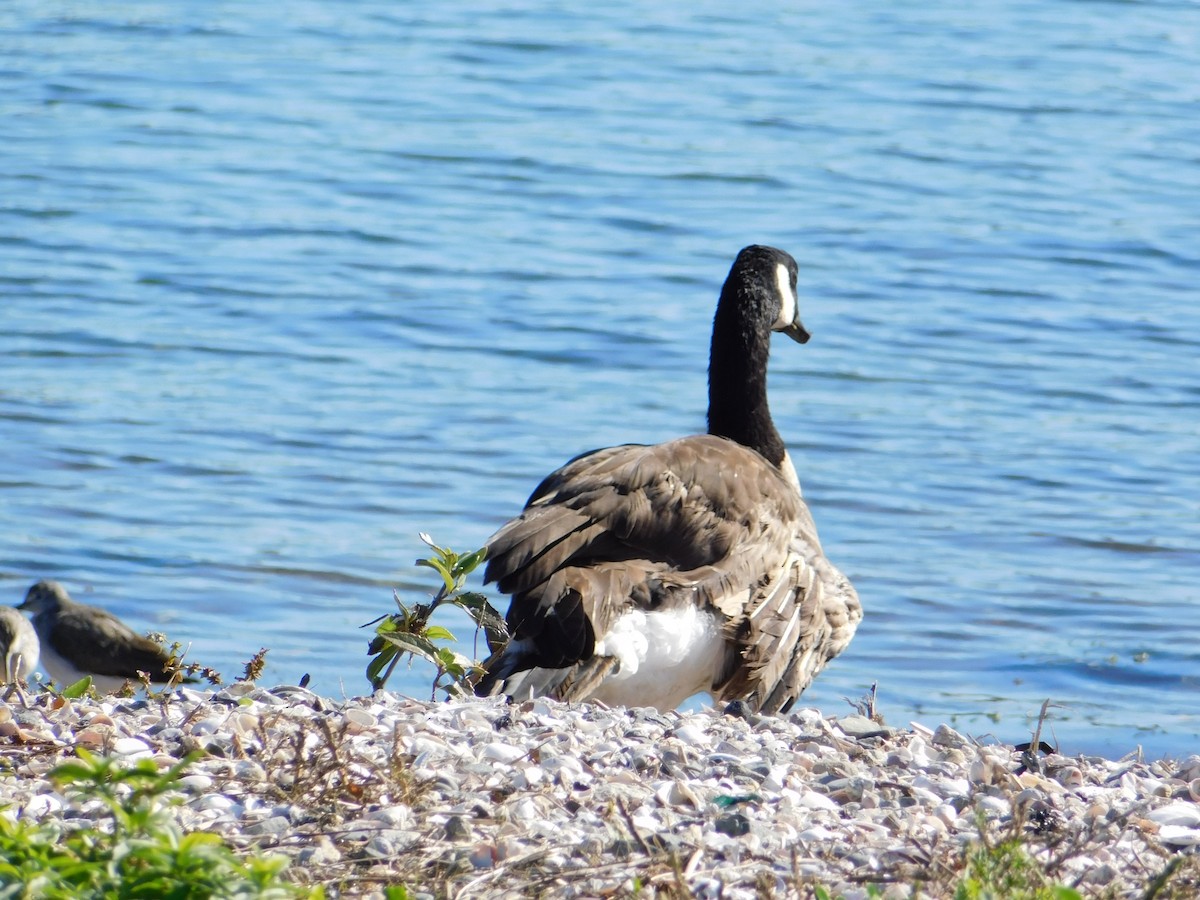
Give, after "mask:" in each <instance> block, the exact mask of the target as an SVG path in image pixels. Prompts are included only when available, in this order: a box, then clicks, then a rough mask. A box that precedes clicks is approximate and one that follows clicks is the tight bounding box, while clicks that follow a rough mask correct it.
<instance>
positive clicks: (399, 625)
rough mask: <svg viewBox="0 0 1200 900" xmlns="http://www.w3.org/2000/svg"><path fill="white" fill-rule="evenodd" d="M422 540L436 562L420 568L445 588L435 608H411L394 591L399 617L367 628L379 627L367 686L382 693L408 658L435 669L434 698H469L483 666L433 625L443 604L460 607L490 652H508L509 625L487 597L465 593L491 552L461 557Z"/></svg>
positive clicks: (423, 537)
mask: <svg viewBox="0 0 1200 900" xmlns="http://www.w3.org/2000/svg"><path fill="white" fill-rule="evenodd" d="M420 538H421V540H422V541H423V542H424V543H425V544H426V545H428V546H429V548H430V549H432V550H433V556H431V557H428V558H423V559H418V560H417V565H418V566H427V567H428V568H431V569H433V570H434V571H436V572H437V573H438V574H439V575H440V576H441V578H442V583H441V585H440V587H439V588H438V591H437V593H436V594H435V595H434V597H433V600H432V601H431V602H430V603H428V604H424V603H418V604H416V605H414V606H411V607H410V606H408V605H407V604H405V603H404V602H403V601H402V600H401V599H400V595H399V594H398V593H396V592H394V591H393V596H394V598H395V600H396V606H397V607H399V612H395V613H392V614H391V615H386V616H381V617H380V618H378V619H375V620H373V621H371V622H368V623H367V624H366V625H364V626H363V627H364V628H366V627H369V626H371V625H375V637H374V638H373V639H372V640H371V643H370V645H369V646H368V647H367V653H368V655H370V656H371V657H372V659H371V662H370V663H369V664H368V665H367V680H368V681H370V682H371V689H372V690H376V691H378V690H380V689H382V688H383V687H384V685H386V684H387V680H388V678H390V677H391V674H392V672H393V671H394V670H395V668H396V666H397V664H398V663H399V662H400V660H401V659H403V658H404V657H405V656H409V657H410V658H412V659H416V658H420V659H423V660H425V661H426V662H429V663H430V664H432V665H433V666H434V668H435V670H436V674H435V675H434V679H433V696H437V692H438V690H439V689H441V690H444V691H446V692H447V693H448V694H451V695H454V694H466V693H470V684H471V681H472V679H473V678H474V676H475V675H476V674H478V672H479V665H478V663H475V662H472V661H471V660H468V659H466V658H465V657H464V656H462V655H461V654H458V653H455V652H454V650H453V649H452V648H451V647H450V646H449V645H450V644H453V643H456V640H457V639H456V638H455V637H454V635H453V634H452V633H451V632H450V631H449V629H447V628H444V627H442V626H441V625H430V624H429V619H430V616H432V615H433V611H434V610H435V609H437V608H438V607H439V606H440V605H442V604H443V603H448V604H450V605H451V606H457V607H458V608H459V609H461V610H462V611H463V612H465V613H466V614H467V615H468V616H470V617H471V620H472V621H474V622H475V625H476V635H477V636H478V633H479V630H480V629H482V630H483V633H484V636H485V637H486V639H487V644H488V649H489V650H491V651H492V652H495V651H496V650H497V649H498V648H499V647H501V646H503V644H504V643H505V641H507V639H508V634H507V629H506V628H505V625H504V619H502V618H501V617H500V614H499V613H497V612H496V610H495V609H493V608H492V606H491V604H490V603H488V602H487V598H486V597H484V595H483V594H480V593H476V592H473V591H464V590H463V587H464V586H465V584H466V580H467V576H468V575H470V574H471V573H472V572H473V571H475V569H476V568H477V567H478V566H479V564H480V563H482V562H483V561H484V559H486V558H487V548H486V547H483V548H480V549H479V550H475V551H472V552H471V553H462V554H460V553H455V552H454V551H453V550H450V549H448V548H446V547H439V546H438V545H437V544H435V543H434V542H433V539H432V538H431V537H430V536H429V535H427V534H424V533H422V534H421V535H420ZM443 678H449V681H448V682H446V683H445V684H443V683H442V679H443Z"/></svg>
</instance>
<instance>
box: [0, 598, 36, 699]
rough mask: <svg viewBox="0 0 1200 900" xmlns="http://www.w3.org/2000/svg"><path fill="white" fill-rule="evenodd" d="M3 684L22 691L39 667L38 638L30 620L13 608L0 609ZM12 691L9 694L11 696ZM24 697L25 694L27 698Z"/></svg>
mask: <svg viewBox="0 0 1200 900" xmlns="http://www.w3.org/2000/svg"><path fill="white" fill-rule="evenodd" d="M0 663H2V664H3V667H2V668H0V683H3V684H10V685H13V686H15V687H16V689H17V690H18V691H20V685H19V684H18V682H21V681H27V680H29V674H30V673H31V672H32V671H33V670H34V669H36V668H37V664H38V636H37V632H35V631H34V630H33V626H32V625H30V624H29V620H28V619H26V618H25V617H24V616H23V615H21V614H20V613H19V612H17V611H16V610H15V609H14V608H13V607H11V606H0ZM11 690H12V688H9V689H7V690H6V691H5V696H8V695H9V692H10V691H11ZM23 696H24V695H22V697H23Z"/></svg>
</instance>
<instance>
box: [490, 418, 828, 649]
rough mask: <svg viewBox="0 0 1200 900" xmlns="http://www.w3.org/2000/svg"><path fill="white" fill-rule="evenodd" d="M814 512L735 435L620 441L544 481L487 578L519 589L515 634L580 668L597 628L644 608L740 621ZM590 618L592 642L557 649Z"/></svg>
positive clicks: (495, 547)
mask: <svg viewBox="0 0 1200 900" xmlns="http://www.w3.org/2000/svg"><path fill="white" fill-rule="evenodd" d="M806 515H807V511H806V510H805V509H804V505H803V502H802V501H801V499H800V496H799V493H798V491H797V490H796V488H795V486H794V485H793V484H791V483H790V482H789V481H787V479H785V478H784V477H783V476H782V475H781V474H780V473H779V472H778V470H776V469H775V468H774V467H773V466H771V465H770V464H768V463H767V462H766V461H765V460H764V459H763V458H762V457H761V456H760V455H759V454H757V453H756V452H754V451H753V450H749V449H747V448H745V447H742V446H741V445H739V444H737V443H735V442H733V441H730V440H727V439H725V438H720V437H716V436H713V435H695V436H692V437H686V438H680V439H678V440H675V441H670V442H667V443H665V444H656V445H653V446H642V445H628V444H627V445H623V446H620V447H612V448H608V449H605V450H599V451H595V452H593V453H589V454H585V455H584V456H581V457H578V458H576V459H574V460H572V461H571V462H569V463H567V465H565V466H563V467H562V468H561V469H559V470H557V471H556V472H553V473H552V474H551V475H550V476H548V477H547V478H546V479H545V480H544V481H543V482H542V484H541V485H539V486H538V488H537V490H535V491H534V493H533V495H532V496H531V497H530V500H529V503H528V505H527V506H526V508H525V511H524V512H523V513H522V514H521V515H520V516H519V517H518V518H516V519H514V520H513V521H511V522H510V523H508V524H507V525H505V526H504V527H503V528H501V529H500V530H499V531H498V532H497V533H496V534H495V535H494V536H493V537H492V539H491V540H490V541H489V542H488V564H487V570H486V580H488V581H495V582H497V584H498V586H499V588H500V590H501V591H503V592H505V593H510V594H512V595H513V597H512V603H511V606H510V607H509V611H508V617H507V618H508V624H509V628H510V631H511V632H512V633H513V635H514V637H515V638H516V639H518V640H527V641H529V642H531V643H532V644H533V645H534V646H537V647H538V650H539V651H540V653H544V654H545V656H546V658H547V659H550V658H557V659H559V660H560V661H558V662H557V663H556V664H557V665H558V666H562V665H569V664H570V663H572V662H575V661H577V660H580V659H586V658H587V657H588V656H590V655H591V652H592V649H593V643H594V638H595V636H596V635H603V634H604V633H605V632H606V631H607V628H608V626H609V624H610V623H611V621H612V619H613V618H614V617H615V616H616V615H619V614H620V613H621V612H623V611H625V610H626V609H628V608H630V607H631V606H634V605H636V606H639V607H641V608H644V609H659V608H663V607H668V606H670V605H673V604H678V603H684V602H686V603H693V602H700V603H701V604H711V605H712V606H714V607H716V608H717V609H720V610H721V611H722V612H724V613H725V614H726V615H728V616H730V617H732V618H735V619H740V618H741V617H742V615H743V609H744V606H745V604H746V603H747V602H748V601H749V600H750V599H751V597H752V595H753V591H754V589H755V588H756V587H757V586H758V585H759V583H760V582H761V580H762V577H763V574H762V573H763V572H769V571H774V570H775V569H777V568H778V567H779V566H781V565H782V564H783V563H784V561H785V560H786V558H787V554H788V549H789V538H790V535H791V533H792V532H793V531H794V529H795V526H796V523H797V521H798V520H799V519H800V517H802V516H806ZM580 616H584V617H586V618H587V619H588V620H589V622H590V624H591V626H592V630H593V634H592V636H591V639H582V640H579V641H577V642H576V644H575V645H574V646H573V647H572V648H571V653H567V654H563V653H562V652H561V648H559V649H553V650H552V648H551V646H550V644H551V643H553V642H554V641H560V642H561V640H562V639H563V636H564V635H566V634H574V635H582V633H583V632H584V631H585V630H586V629H585V628H584V626H583V624H582V623H579V622H578V621H576V620H577V619H578V617H580ZM572 622H573V624H572ZM584 638H586V635H584ZM571 656H574V659H570V658H569V657H571ZM564 657H566V658H564ZM531 664H532V665H539V666H541V665H552V663H550V662H544V661H542V660H541V659H534V660H532V661H531Z"/></svg>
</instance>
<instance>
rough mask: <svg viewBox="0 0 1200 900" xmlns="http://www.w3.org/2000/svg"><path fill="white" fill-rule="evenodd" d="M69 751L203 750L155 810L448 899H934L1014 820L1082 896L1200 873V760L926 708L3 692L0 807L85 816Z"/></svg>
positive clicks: (359, 892) (301, 865) (66, 817)
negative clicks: (1072, 748) (1089, 744)
mask: <svg viewBox="0 0 1200 900" xmlns="http://www.w3.org/2000/svg"><path fill="white" fill-rule="evenodd" d="M77 746H78V747H84V748H86V749H88V750H89V751H91V752H93V753H101V754H106V755H116V756H120V757H124V758H127V759H128V760H130V761H131V762H132V761H134V760H139V759H153V760H154V761H155V763H156V764H157V765H159V766H160V768H166V767H168V766H170V765H174V764H176V763H178V762H179V760H180V758H182V757H184V756H185V755H186V754H188V753H201V754H203V756H202V757H201V758H200V759H198V760H197V761H195V762H194V763H192V764H191V765H190V766H189V767H188V770H187V774H186V775H185V776H184V777H183V778H182V779H181V780H180V783H179V786H180V789H181V792H182V793H181V802H180V803H178V804H177V805H174V806H172V807H170V810H171V813H170V814H171V815H172V816H173V817H174V818H175V820H176V822H177V823H178V825H179V826H180V827H181V828H182V829H183V830H185V831H193V830H203V831H211V832H215V833H217V834H219V835H221V836H222V837H223V838H224V839H225V840H227V841H228V842H229V843H230V844H231V845H233V846H234V847H236V848H239V849H247V850H249V849H261V850H263V851H269V852H278V853H283V854H285V855H286V856H287V857H288V858H289V860H290V865H289V868H288V869H287V871H286V873H285V874H286V877H287V878H288V879H289V880H292V881H295V882H297V883H301V884H316V883H321V884H325V885H326V889H327V891H328V896H331V897H338V896H363V895H365V896H371V895H376V896H379V895H381V891H382V889H383V887H384V886H386V885H388V884H405V885H407V887H408V889H409V892H410V895H416V896H422V895H428V896H431V897H443V896H452V897H455V898H459V897H462V898H467V897H501V896H515V895H521V896H534V895H539V896H562V897H594V896H608V895H617V896H627V895H630V894H633V893H634V892H635V891H636V890H638V889H640V890H641V891H642V892H643V894H642V896H652V894H650V893H649V891H650V889H654V890H655V891H657V892H659V893H660V894H661V895H663V896H689V895H690V896H695V897H718V896H719V897H726V898H741V897H746V898H751V897H757V896H762V895H763V892H766V893H768V894H770V895H773V896H797V897H808V896H815V895H816V893H815V892H816V889H817V888H822V889H824V890H825V891H827V892H828V896H830V897H838V896H839V895H840V896H844V897H846V898H847V900H855V898H860V897H867V896H868V889H869V887H870V886H871V885H876V886H878V890H879V892H880V893H879V894H878V895H879V896H883V897H887V898H903V897H909V896H913V895H914V887H915V886H919V887H920V892H921V896H927V897H941V896H950V895H951V894H952V893H953V887H954V885H955V884H957V883H958V880H959V879H960V878H961V877H962V874H963V868H964V858H965V856H966V855H968V854H969V853H970V852H971V848H972V847H978V846H983V845H986V846H996V845H999V844H1002V843H1003V842H1005V841H1007V840H1008V839H1010V838H1014V837H1015V838H1019V839H1020V844H1021V847H1022V851H1023V852H1024V853H1025V854H1027V855H1028V856H1029V857H1030V858H1032V859H1034V860H1036V861H1037V863H1038V867H1040V868H1041V869H1042V870H1043V871H1044V872H1045V873H1046V875H1047V877H1048V878H1049V879H1051V880H1052V882H1053V883H1056V884H1064V885H1067V886H1069V887H1073V888H1074V889H1075V890H1076V891H1078V892H1079V894H1080V895H1082V896H1085V897H1091V896H1097V897H1099V896H1104V897H1141V896H1144V895H1145V894H1146V891H1147V889H1148V886H1149V885H1151V884H1152V883H1153V882H1154V880H1155V879H1156V878H1158V877H1159V876H1161V875H1162V874H1163V873H1164V872H1167V871H1168V869H1170V871H1171V877H1170V879H1169V880H1168V881H1167V882H1166V885H1165V888H1163V889H1162V893H1160V894H1158V896H1160V897H1168V896H1181V897H1182V896H1190V895H1194V894H1193V892H1197V891H1200V864H1198V863H1200V857H1198V856H1197V850H1196V847H1197V846H1200V756H1190V757H1187V758H1186V759H1180V760H1173V759H1170V758H1164V759H1160V760H1145V759H1143V758H1141V756H1140V754H1138V753H1136V752H1135V753H1132V754H1128V755H1127V756H1125V757H1123V758H1122V759H1119V760H1109V759H1105V758H1102V757H1094V756H1077V757H1065V756H1058V755H1056V754H1050V755H1040V756H1037V757H1036V758H1033V757H1030V756H1029V754H1027V753H1026V754H1022V753H1021V752H1019V751H1017V750H1015V749H1013V748H1012V747H1011V746H1006V745H1001V744H992V743H987V744H985V743H980V742H978V741H975V740H973V739H971V738H969V737H966V736H963V735H960V734H959V733H957V732H955V731H954V730H953V729H951V728H949V727H947V726H945V725H942V726H939V727H938V728H937V729H936V730H931V729H928V728H926V727H924V726H921V725H913V726H912V727H910V728H908V729H899V728H890V727H887V726H883V725H880V724H877V723H875V722H873V721H871V720H870V719H867V718H864V717H862V716H859V715H850V716H841V717H836V718H835V717H824V716H822V715H821V714H820V713H819V712H818V711H816V710H812V709H800V710H795V711H793V712H792V713H790V714H789V715H787V716H757V715H745V716H738V715H730V714H724V713H721V712H718V711H713V710H705V711H700V712H683V713H680V712H670V713H659V712H657V711H656V710H652V709H640V708H639V709H628V710H626V709H612V710H610V709H607V708H604V707H600V706H594V705H590V704H573V705H568V704H560V703H556V702H553V701H548V700H532V701H527V702H525V703H520V704H506V703H505V702H504V701H503V700H501V699H496V700H466V701H450V702H425V701H419V700H413V699H410V698H407V697H403V696H400V695H395V694H390V693H386V692H384V693H381V694H379V695H377V696H374V697H362V698H355V699H349V700H340V701H334V700H330V699H327V698H323V697H320V696H318V695H317V694H315V693H313V692H311V691H309V690H307V689H304V688H299V687H290V686H281V687H276V688H272V689H265V688H261V687H257V686H254V685H251V684H245V683H239V684H234V685H231V686H229V687H226V688H223V689H221V690H217V691H197V690H191V689H182V690H178V691H176V692H175V693H173V694H171V695H169V696H155V697H151V698H145V697H138V698H133V699H118V698H102V699H100V700H87V699H81V700H64V699H62V698H57V697H55V696H54V695H52V694H49V693H43V694H40V695H36V696H34V697H32V698H31V700H30V706H29V708H27V709H26V708H22V706H21V705H20V704H19V703H17V702H15V700H14V701H12V702H9V703H7V704H0V766H2V767H0V807H6V809H5V810H4V811H2V812H0V815H6V816H9V817H12V816H14V815H15V816H21V817H26V818H30V819H36V820H41V821H57V822H61V823H62V825H63V826H64V827H68V828H69V827H79V826H80V825H83V824H86V822H87V818H86V815H85V811H84V810H82V809H81V808H80V806H79V804H78V802H77V801H76V800H74V799H73V798H72V797H70V796H64V795H63V794H60V793H59V792H58V791H56V790H55V789H54V787H53V786H52V785H51V783H50V782H49V781H48V780H47V778H46V775H47V773H48V772H49V771H50V770H51V769H53V768H54V766H56V765H58V764H59V763H61V762H63V761H65V760H66V759H69V758H70V757H71V756H72V755H74V752H75V748H76V747H77ZM1035 769H1036V771H1035ZM1180 858H1182V862H1179V861H1177V860H1179V859H1180ZM1175 890H1181V891H1184V893H1179V894H1173V893H1171V892H1172V891H1175Z"/></svg>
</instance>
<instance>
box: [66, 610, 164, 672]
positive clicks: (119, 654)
mask: <svg viewBox="0 0 1200 900" xmlns="http://www.w3.org/2000/svg"><path fill="white" fill-rule="evenodd" d="M49 643H50V646H51V647H53V648H54V650H55V652H57V653H58V654H59V655H60V656H63V657H65V658H67V659H70V660H71V661H72V662H73V663H74V664H75V665H76V667H77V668H79V669H81V670H83V671H85V672H93V673H95V674H97V675H111V676H113V677H116V678H137V673H138V672H139V671H142V672H148V673H149V674H150V677H151V678H152V679H161V678H162V677H163V676H164V674H165V673H164V667H165V666H166V664H167V661H168V660H167V655H166V654H165V653H164V652H163V650H162V648H161V647H159V646H158V645H157V644H155V643H154V642H153V641H151V640H149V639H148V638H145V637H142V636H141V635H139V634H137V633H136V632H134V631H133V630H132V629H131V628H129V626H127V625H126V624H125V623H124V622H122V621H121V620H120V619H118V618H116V616H114V615H112V614H111V613H109V612H106V611H105V610H102V609H99V608H98V607H83V608H80V609H66V610H63V611H62V613H61V614H60V615H59V616H58V617H57V619H56V620H55V623H54V629H53V631H51V632H50V635H49Z"/></svg>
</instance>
